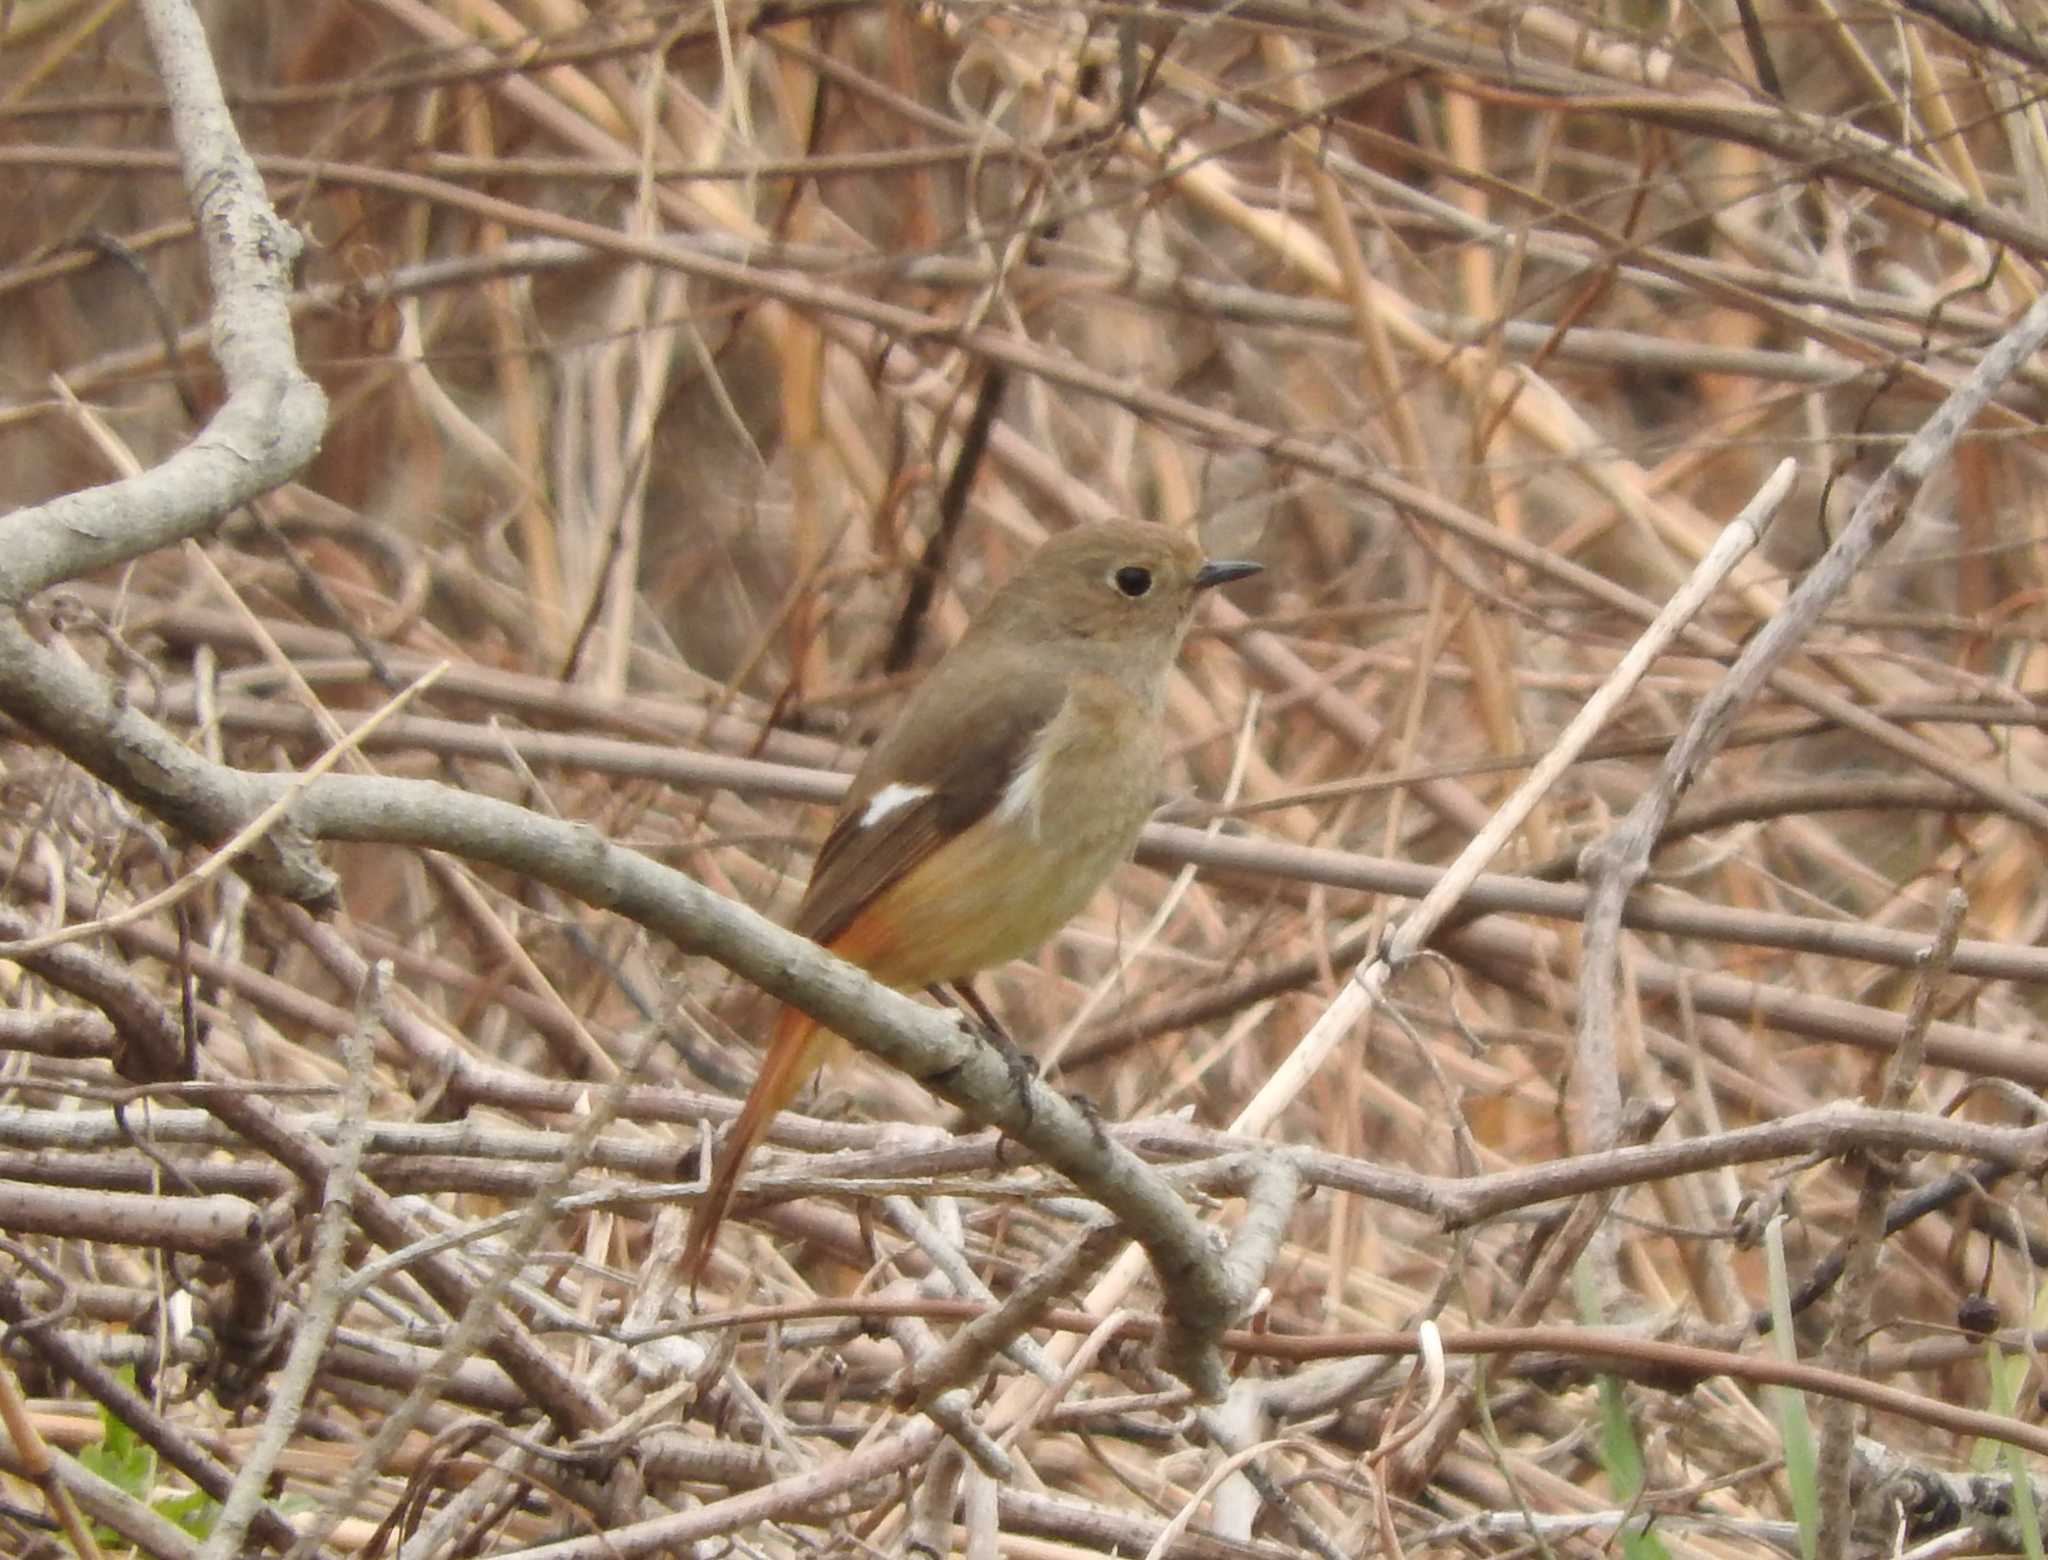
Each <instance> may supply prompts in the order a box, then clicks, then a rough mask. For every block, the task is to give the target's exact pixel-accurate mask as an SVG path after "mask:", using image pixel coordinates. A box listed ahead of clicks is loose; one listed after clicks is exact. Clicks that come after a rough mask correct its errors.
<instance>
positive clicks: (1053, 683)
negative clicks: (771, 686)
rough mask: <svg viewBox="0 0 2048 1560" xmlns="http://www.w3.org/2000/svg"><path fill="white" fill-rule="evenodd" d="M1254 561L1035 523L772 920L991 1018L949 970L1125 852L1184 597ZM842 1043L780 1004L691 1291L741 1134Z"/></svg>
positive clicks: (859, 777) (1152, 788) (1153, 772)
mask: <svg viewBox="0 0 2048 1560" xmlns="http://www.w3.org/2000/svg"><path fill="white" fill-rule="evenodd" d="M1261 568H1262V565H1260V564H1257V563H1251V562H1246V561H1241V560H1226V561H1215V560H1211V559H1209V558H1207V557H1206V556H1205V555H1204V551H1203V549H1202V547H1201V545H1200V544H1199V543H1198V542H1197V541H1196V540H1195V539H1194V538H1193V537H1192V536H1190V535H1188V534H1186V533H1184V532H1182V531H1179V530H1176V529H1174V528H1172V527H1169V526H1165V525H1160V524H1155V523H1152V522H1148V521H1136V520H1125V521H1103V522H1096V523H1093V524H1086V525H1081V526H1077V527H1075V528H1073V529H1071V530H1067V531H1064V532H1061V533H1059V534H1057V535H1055V536H1054V537H1053V538H1052V539H1051V540H1049V541H1047V542H1045V543H1043V544H1042V545H1041V546H1040V547H1039V548H1038V549H1037V550H1036V551H1035V552H1034V553H1032V554H1031V556H1030V557H1029V558H1027V559H1026V560H1025V561H1024V563H1023V564H1022V565H1021V566H1020V567H1019V568H1018V570H1017V572H1016V573H1015V574H1014V575H1013V576H1012V577H1011V578H1010V579H1009V580H1008V581H1007V582H1006V583H1005V584H1004V585H1002V586H1001V587H1000V588H999V589H998V590H997V591H996V592H995V593H994V594H993V595H992V596H991V597H990V599H989V601H988V603H987V605H986V606H985V607H984V608H983V609H982V611H981V612H980V613H979V614H978V615H977V616H976V617H975V618H974V619H973V621H972V622H971V623H970V624H969V625H968V627H967V630H966V632H965V633H964V634H963V635H962V636H961V638H960V639H959V641H958V642H957V643H956V644H955V645H954V646H953V647H952V648H951V649H950V650H949V651H947V653H946V654H945V655H944V656H942V657H941V658H940V659H939V661H938V663H937V664H936V665H935V666H934V667H933V668H932V669H931V671H930V672H929V673H927V674H926V676H925V677H924V679H923V680H922V681H921V682H920V683H919V684H918V686H917V687H916V689H915V690H914V691H913V692H912V693H911V695H910V697H909V699H908V700H907V701H906V702H905V704H904V706H903V708H902V710H901V712H900V713H899V714H898V715H897V717H896V719H895V720H894V722H893V723H892V724H891V725H890V726H889V728H888V729H887V730H886V731H885V732H884V733H883V735H882V736H881V738H880V739H879V740H878V741H877V742H876V743H875V745H874V747H873V748H872V749H870V750H869V752H868V755H867V758H866V761H865V762H863V763H862V765H861V766H860V769H859V771H858V773H857V774H856V775H855V776H854V779H853V784H852V786H851V787H850V788H849V789H848V791H847V793H846V795H845V798H844V799H843V800H842V801H841V802H840V804H839V809H838V812H837V814H836V815H835V817H834V819H833V823H832V827H831V829H830V831H829V832H828V833H827V835H826V837H825V842H824V844H823V846H821V847H820V849H819V851H818V856H817V859H816V861H815V863H814V864H813V867H812V871H811V877H810V881H809V884H808V886H807V887H806V888H805V890H804V895H803V899H802V901H801V903H800V904H799V905H798V907H797V911H796V915H795V917H794V920H793V922H792V929H793V930H795V931H797V932H799V933H801V934H803V935H804V936H806V937H809V938H810V939H812V940H813V941H814V942H816V943H818V944H819V945H820V946H821V947H824V948H826V949H827V950H829V951H830V952H832V953H834V954H837V955H838V956H839V957H840V958H842V959H845V960H847V961H849V962H850V963H853V964H856V965H858V966H860V967H861V968H862V969H864V970H866V971H867V973H868V974H869V975H871V976H873V977H874V978H875V979H876V980H878V981H880V982H882V983H883V984H884V985H888V986H893V987H895V988H897V989H898V990H903V991H914V990H918V989H920V988H929V989H937V988H939V987H943V986H953V987H956V988H960V989H961V990H962V993H963V995H964V996H966V998H967V999H968V1002H969V1005H970V1007H972V1008H973V1009H974V1010H975V1011H976V1013H977V1014H978V1015H979V1016H981V1017H983V1019H984V1020H985V1021H987V1022H991V1023H992V1020H989V1018H988V1015H987V1011H986V1009H985V1008H984V1007H983V1006H982V1005H981V1003H980V1002H979V1000H978V998H975V997H974V996H973V994H972V991H971V988H967V987H966V986H965V983H966V982H967V981H968V980H969V979H970V978H971V977H972V976H974V975H975V974H977V973H979V972H980V971H982V970H986V969H988V968H990V967H992V966H994V965H998V964H1002V963H1005V962H1007V961H1008V960H1011V959H1015V958H1021V957H1023V956H1024V955H1026V954H1028V953H1030V952H1031V951H1032V950H1033V949H1035V948H1037V947H1038V946H1039V945H1040V944H1041V943H1043V942H1045V941H1046V940H1047V939H1048V938H1050V937H1051V936H1052V935H1053V934H1054V933H1055V932H1057V931H1058V930H1059V929H1060V928H1061V927H1062V926H1064V925H1065V924H1066V923H1067V922H1068V921H1069V920H1070V919H1072V918H1073V916H1074V915H1075V914H1076V913H1077V912H1078V911H1079V910H1080V909H1081V908H1082V906H1084V905H1085V904H1086V903H1087V902H1088V900H1089V899H1090V898H1091V897H1093V895H1094V893H1095V891H1096V890H1097V889H1098V888H1100V887H1101V886H1102V884H1103V882H1104V881H1105V880H1106V879H1107V878H1108V876H1109V874H1110V873H1111V871H1113V870H1114V869H1115V867H1116V866H1117V864H1118V863H1119V862H1121V861H1123V860H1124V859H1125V858H1126V857H1127V856H1128V855H1129V854H1130V853H1131V850H1132V847H1133V846H1134V845H1135V844H1136V842H1137V838H1138V832H1139V830H1140V829H1141V828H1143V826H1144V824H1145V820H1146V819H1147V818H1148V817H1150V816H1151V814H1152V812H1153V809H1154V807H1155V806H1156V805H1157V802H1158V797H1159V787H1160V783H1161V775H1162V770H1163V767H1164V762H1165V748H1164V741H1163V736H1162V731H1161V726H1162V715H1163V712H1164V708H1165V703H1166V688H1167V680H1168V675H1169V673H1170V672H1171V670H1172V668H1173V662H1174V658H1175V656H1176V654H1177V653H1178V651H1179V649H1180V645H1181V641H1182V640H1183V639H1184V638H1185V637H1186V634H1187V630H1188V625H1189V623H1190V622H1191V621H1192V619H1193V615H1194V610H1195V603H1196V602H1197V601H1198V600H1199V599H1200V597H1201V596H1202V594H1203V593H1204V592H1206V591H1208V590H1211V589H1213V588H1215V587H1217V586H1220V585H1227V584H1229V583H1230V582H1232V581H1234V580H1240V579H1243V578H1245V577H1246V576H1248V575H1252V574H1256V573H1258V572H1259V571H1260V569H1261ZM995 1038H997V1039H998V1040H999V1042H1001V1037H1000V1031H998V1032H997V1035H996V1037H995ZM1001 1043H1006V1042H1001ZM842 1045H843V1042H842V1041H840V1040H839V1038H838V1037H837V1036H836V1035H834V1034H832V1033H831V1032H830V1031H829V1030H827V1029H825V1028H823V1027H822V1026H821V1025H819V1024H818V1023H817V1021H816V1020H814V1019H813V1018H811V1017H810V1015H809V1014H807V1013H805V1012H803V1011H802V1010H801V1009H800V1008H797V1007H795V1006H787V1005H786V1006H784V1007H783V1008H782V1010H781V1012H780V1013H779V1015H778V1016H777V1019H776V1022H775V1028H774V1032H773V1036H772V1039H771V1041H770V1043H769V1046H768V1050H767V1053H766V1055H765V1056H764V1058H763V1060H762V1063H761V1067H760V1071H759V1073H758V1075H757V1076H756V1078H755V1081H754V1085H753V1088H752V1090H751V1091H750V1092H749V1093H748V1095H747V1098H746V1102H745V1103H744V1104H743V1105H742V1107H741V1109H740V1113H739V1116H738V1117H737V1119H736V1120H735V1121H734V1122H733V1124H732V1127H731V1128H730V1130H729V1131H727V1132H726V1133H725V1134H724V1135H723V1137H722V1138H721V1140H720V1141H719V1144H718V1147H717V1152H716V1155H715V1157H714V1159H713V1164H712V1170H711V1175H710V1179H709V1182H708V1184H707V1186H706V1189H705V1192H704V1194H703V1195H702V1196H701V1197H700V1198H699V1200H698V1201H697V1203H696V1205H695V1207H694V1209H693V1210H692V1213H691V1218H690V1226H689V1231H688V1234H687V1237H686V1239H685V1242H684V1251H683V1259H682V1272H683V1275H684V1276H685V1277H686V1278H687V1280H688V1282H689V1285H690V1288H691V1291H692V1292H693V1293H694V1292H695V1291H696V1289H697V1286H698V1281H699V1280H700V1278H701V1277H702V1275H703V1272H704V1270H705V1268H706V1266H707V1265H708V1264H709V1262H710V1259H711V1253H712V1250H713V1245H714V1241H715V1238H716V1236H717V1233H718V1229H719V1226H720V1225H721V1224H722V1223H723V1221H724V1219H725V1216H726V1214H727V1212H728V1211H729V1210H730V1208H731V1206H732V1200H733V1196H734V1193H735V1192H736V1191H737V1189H738V1186H739V1178H740V1174H741V1172H742V1171H743V1170H744V1169H745V1167H746V1164H747V1161H748V1159H749V1158H750V1157H751V1155H752V1153H753V1151H754V1148H755V1147H756V1145H758V1144H759V1142H760V1140H761V1138H762V1137H763V1135H764V1134H765V1133H766V1132H767V1129H768V1126H769V1124H770V1122H772V1121H773V1120H774V1118H775V1116H776V1115H777V1114H778V1113H779V1112H780V1111H781V1110H782V1109H783V1108H784V1107H785V1106H787V1105H788V1104H789V1102H790V1101H791V1100H792V1099H794V1098H795V1097H796V1094H797V1092H798V1091H799V1090H800V1089H802V1088H803V1086H804V1085H805V1083H807V1082H808V1081H809V1080H810V1079H811V1078H812V1077H813V1076H814V1075H815V1074H816V1073H817V1072H818V1071H819V1069H820V1068H821V1067H823V1066H824V1065H825V1064H826V1062H827V1061H828V1060H829V1059H830V1058H831V1057H832V1056H833V1055H834V1054H835V1052H836V1050H837V1049H838V1048H839V1047H840V1046H842Z"/></svg>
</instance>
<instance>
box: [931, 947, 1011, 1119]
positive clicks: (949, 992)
mask: <svg viewBox="0 0 2048 1560" xmlns="http://www.w3.org/2000/svg"><path fill="white" fill-rule="evenodd" d="M925 989H926V990H928V991H929V992H931V994H932V995H933V996H934V997H936V998H938V1000H939V1001H941V1002H943V1003H945V1004H946V1005H947V1006H948V1007H952V1008H962V1007H964V1008H966V1009H967V1012H968V1015H969V1017H970V1018H972V1019H973V1021H974V1025H975V1027H976V1028H977V1029H979V1030H980V1031H981V1038H982V1039H984V1040H986V1041H987V1042H988V1043H989V1044H990V1045H991V1046H993V1047H994V1048H995V1051H996V1054H997V1055H998V1056H1000V1057H1002V1059H1003V1065H1004V1066H1006V1067H1008V1068H1009V1069H1010V1083H1011V1085H1012V1087H1014V1088H1015V1089H1016V1091H1017V1103H1018V1106H1019V1108H1020V1109H1022V1110H1023V1112H1024V1120H1025V1122H1026V1123H1027V1124H1029V1122H1030V1120H1031V1090H1030V1084H1031V1081H1032V1080H1033V1079H1034V1078H1036V1077H1037V1076H1038V1063H1037V1062H1035V1061H1033V1060H1032V1059H1031V1058H1030V1057H1029V1056H1026V1055H1025V1054H1024V1051H1023V1049H1022V1048H1021V1047H1020V1046H1019V1045H1018V1044H1017V1042H1016V1041H1014V1040H1012V1039H1011V1038H1010V1033H1009V1031H1008V1030H1006V1029H1005V1028H1003V1026H1002V1025H1001V1024H1000V1023H999V1022H997V1020H996V1016H995V1014H994V1013H993V1012H991V1011H990V1010H989V1005H988V1004H987V1003H986V1002H984V1001H982V999H981V993H980V992H978V991H976V990H975V989H974V983H973V982H972V981H968V980H955V981H948V982H947V983H946V984H945V985H944V986H943V987H941V986H928V987H926V988H925ZM955 998H958V1001H955V1000H954V999H955Z"/></svg>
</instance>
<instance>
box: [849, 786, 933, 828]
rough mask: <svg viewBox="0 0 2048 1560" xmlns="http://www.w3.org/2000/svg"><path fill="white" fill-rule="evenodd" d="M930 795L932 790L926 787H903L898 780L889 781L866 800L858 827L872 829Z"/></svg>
mask: <svg viewBox="0 0 2048 1560" xmlns="http://www.w3.org/2000/svg"><path fill="white" fill-rule="evenodd" d="M931 794H932V788H931V787H930V786H928V785H905V784H904V783H903V782H902V781H900V780H891V781H890V782H889V783H888V784H887V785H885V786H883V787H882V789H881V790H879V791H877V792H876V793H875V794H874V795H873V796H871V797H869V798H868V804H867V806H866V807H865V808H863V809H862V810H861V815H860V827H862V828H863V829H872V828H873V827H874V826H875V825H876V824H878V823H880V822H881V821H882V820H883V819H884V818H886V817H888V816H889V814H891V813H897V812H901V811H903V809H904V808H906V807H908V806H910V805H911V804H913V803H915V802H921V801H923V800H924V799H925V798H926V797H927V796H930V795H931Z"/></svg>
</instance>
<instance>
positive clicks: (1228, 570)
mask: <svg viewBox="0 0 2048 1560" xmlns="http://www.w3.org/2000/svg"><path fill="white" fill-rule="evenodd" d="M1263 568H1265V565H1264V564H1263V563H1242V562H1238V563H1226V562H1211V563H1205V564H1203V565H1202V566H1201V567H1200V568H1199V569H1197V570H1195V589H1196V590H1211V589H1214V588H1215V587H1216V586H1218V585H1228V584H1229V583H1230V582H1231V581H1232V580H1241V579H1243V578H1244V577H1245V576H1246V575H1248V574H1257V573H1258V572H1259V571H1260V570H1261V569H1263Z"/></svg>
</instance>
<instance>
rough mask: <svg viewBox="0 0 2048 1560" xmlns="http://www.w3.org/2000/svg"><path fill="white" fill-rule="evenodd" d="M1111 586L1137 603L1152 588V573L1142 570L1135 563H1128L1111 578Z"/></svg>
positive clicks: (1148, 570)
mask: <svg viewBox="0 0 2048 1560" xmlns="http://www.w3.org/2000/svg"><path fill="white" fill-rule="evenodd" d="M1109 582H1110V584H1112V585H1114V586H1115V587H1116V588H1117V589H1118V590H1120V591H1122V592H1123V593H1124V594H1125V595H1126V596H1129V597H1130V598H1131V600H1133V601H1136V600H1137V599H1138V598H1139V597H1140V596H1142V595H1144V594H1145V592H1146V591H1148V590H1150V589H1151V588H1152V571H1151V570H1150V569H1141V568H1139V567H1138V566H1137V565H1136V564H1135V563H1127V564H1125V565H1124V566H1123V567H1122V568H1121V569H1118V570H1117V571H1116V573H1114V574H1112V575H1111V576H1110V577H1109Z"/></svg>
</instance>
